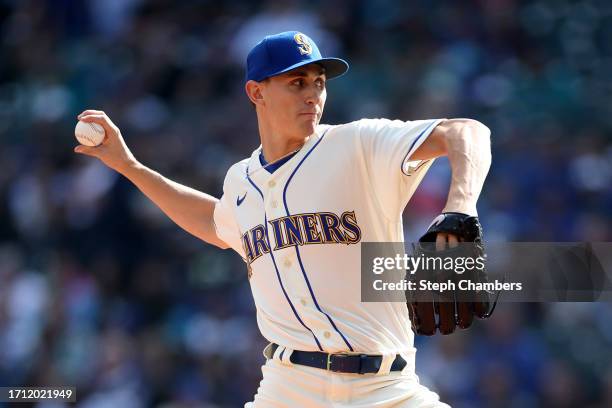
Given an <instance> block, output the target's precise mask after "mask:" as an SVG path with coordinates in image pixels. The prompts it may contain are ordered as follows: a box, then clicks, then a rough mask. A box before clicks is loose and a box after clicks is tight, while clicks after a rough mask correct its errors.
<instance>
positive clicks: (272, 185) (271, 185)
mask: <svg viewBox="0 0 612 408" xmlns="http://www.w3.org/2000/svg"><path fill="white" fill-rule="evenodd" d="M274 186H276V181H274V180H270V181H268V187H270V188H274Z"/></svg>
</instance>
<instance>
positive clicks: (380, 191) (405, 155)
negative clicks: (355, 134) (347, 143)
mask: <svg viewBox="0 0 612 408" xmlns="http://www.w3.org/2000/svg"><path fill="white" fill-rule="evenodd" d="M443 120H444V119H431V120H416V121H408V122H405V121H402V120H389V119H362V120H361V121H359V138H360V143H361V147H362V150H363V156H364V162H365V166H366V169H367V177H368V178H369V182H370V184H371V187H372V189H373V192H374V194H376V197H377V199H378V201H379V205H380V207H381V210H382V211H383V213H384V214H385V216H386V217H387V218H388V219H389V220H397V218H398V217H399V216H400V215H401V213H402V211H403V209H404V207H405V206H406V204H407V203H408V201H409V200H410V197H412V194H413V193H414V191H415V190H416V188H417V187H418V185H419V184H420V182H421V180H422V179H423V177H424V176H425V174H426V173H427V170H428V169H429V167H430V166H431V164H432V163H433V159H431V160H416V161H415V160H410V156H411V155H412V154H413V153H414V152H415V151H416V150H417V149H418V148H419V146H421V144H422V143H423V142H424V141H425V140H426V139H427V137H428V136H429V135H430V134H431V132H432V131H433V130H434V129H435V127H436V126H437V125H438V124H439V123H440V122H442V121H443Z"/></svg>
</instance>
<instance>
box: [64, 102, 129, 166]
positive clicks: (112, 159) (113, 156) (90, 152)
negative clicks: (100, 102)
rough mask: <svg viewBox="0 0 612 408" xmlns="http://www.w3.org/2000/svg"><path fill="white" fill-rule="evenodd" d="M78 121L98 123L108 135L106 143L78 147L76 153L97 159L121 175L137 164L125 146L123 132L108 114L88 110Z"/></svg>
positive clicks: (75, 149) (79, 116)
mask: <svg viewBox="0 0 612 408" xmlns="http://www.w3.org/2000/svg"><path fill="white" fill-rule="evenodd" d="M77 119H78V120H82V121H83V122H90V123H97V124H98V125H100V126H102V127H103V128H104V132H105V133H106V135H105V137H104V141H103V142H102V144H100V145H99V146H94V147H91V146H83V145H78V146H76V147H75V148H74V152H75V153H79V154H84V155H87V156H92V157H96V158H98V159H100V160H101V161H102V162H103V163H104V164H106V165H107V166H108V167H110V168H111V169H113V170H115V171H118V172H119V173H121V172H123V170H124V169H126V168H128V167H129V166H131V165H133V164H135V163H136V162H137V161H136V158H135V157H134V155H133V154H132V152H131V151H130V149H129V148H128V147H127V145H126V144H125V141H124V140H123V137H122V136H121V131H120V130H119V128H118V127H117V126H116V125H115V124H114V123H113V121H112V120H110V118H109V117H108V116H107V115H106V113H104V112H103V111H100V110H92V109H88V110H85V111H83V112H82V113H81V114H79V115H78V116H77Z"/></svg>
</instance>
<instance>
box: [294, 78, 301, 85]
mask: <svg viewBox="0 0 612 408" xmlns="http://www.w3.org/2000/svg"><path fill="white" fill-rule="evenodd" d="M293 85H297V86H302V80H301V79H296V80H295V81H293Z"/></svg>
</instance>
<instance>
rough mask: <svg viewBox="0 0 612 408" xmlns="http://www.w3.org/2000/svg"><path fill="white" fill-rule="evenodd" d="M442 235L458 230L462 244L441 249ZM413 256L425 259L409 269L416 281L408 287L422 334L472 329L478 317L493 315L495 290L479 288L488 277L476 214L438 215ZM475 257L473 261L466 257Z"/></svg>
mask: <svg viewBox="0 0 612 408" xmlns="http://www.w3.org/2000/svg"><path fill="white" fill-rule="evenodd" d="M438 233H448V234H454V235H455V236H457V237H458V239H459V241H460V243H459V244H458V245H457V246H456V247H455V248H446V249H444V250H439V251H437V250H436V243H435V242H436V237H437V235H438ZM413 256H414V257H415V258H417V259H416V260H418V258H421V261H420V262H421V263H420V264H419V265H420V266H419V267H417V268H414V269H413V270H408V271H407V279H408V280H409V281H412V282H414V286H413V288H416V289H414V290H407V291H406V300H407V304H408V312H409V313H410V320H411V321H412V328H413V330H414V331H415V332H416V333H417V334H423V335H427V336H431V335H433V334H435V333H436V329H438V330H439V331H440V333H442V334H450V333H453V332H454V331H455V328H456V327H457V326H459V327H460V328H462V329H466V328H468V327H470V325H471V324H472V322H473V320H474V316H476V317H477V318H479V319H486V318H488V317H490V316H491V315H492V313H493V310H494V309H495V304H496V303H497V299H496V300H495V302H492V297H493V295H492V293H491V292H488V291H486V290H479V289H478V288H479V286H482V285H478V284H479V283H484V282H487V281H488V279H487V272H486V253H485V249H484V244H483V238H482V227H481V225H480V222H479V221H478V218H477V217H472V216H468V215H465V214H461V213H453V212H449V213H443V214H441V215H439V216H438V217H436V219H435V220H434V221H433V223H432V224H431V225H430V227H429V229H428V230H427V232H426V233H425V235H423V236H422V237H421V239H420V240H419V242H418V244H416V245H415V246H414V254H413ZM470 258H471V259H472V260H473V261H467V259H470ZM449 259H450V260H449ZM460 281H462V282H460ZM423 282H424V283H423ZM436 284H438V286H436ZM425 285H428V287H427V288H426V287H425ZM498 295H499V293H498Z"/></svg>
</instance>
